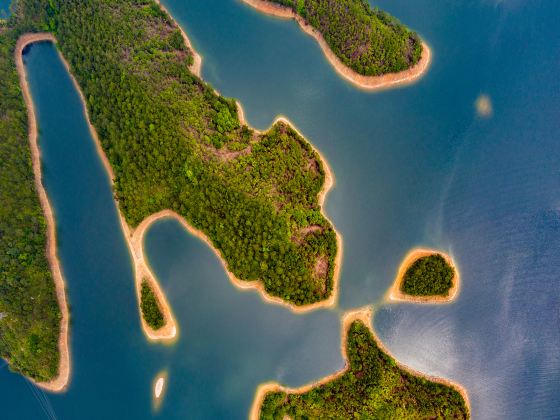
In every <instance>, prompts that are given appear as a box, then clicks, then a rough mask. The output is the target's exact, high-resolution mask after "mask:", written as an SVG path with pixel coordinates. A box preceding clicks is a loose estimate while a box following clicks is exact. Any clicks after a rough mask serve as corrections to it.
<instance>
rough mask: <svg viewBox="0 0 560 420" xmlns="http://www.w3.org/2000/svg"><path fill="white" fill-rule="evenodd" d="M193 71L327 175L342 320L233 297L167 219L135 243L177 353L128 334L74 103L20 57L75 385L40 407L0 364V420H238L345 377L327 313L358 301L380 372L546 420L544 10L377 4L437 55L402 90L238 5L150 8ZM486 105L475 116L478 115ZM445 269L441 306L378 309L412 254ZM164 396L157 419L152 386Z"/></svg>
mask: <svg viewBox="0 0 560 420" xmlns="http://www.w3.org/2000/svg"><path fill="white" fill-rule="evenodd" d="M164 3H165V4H166V6H167V7H168V8H169V9H170V11H171V13H172V14H173V16H174V17H175V18H176V19H177V20H178V22H179V23H180V24H181V25H182V26H183V27H184V28H185V30H186V31H187V32H188V34H189V36H190V37H191V39H192V41H193V43H194V46H195V48H196V49H197V50H198V51H199V52H200V53H201V55H202V56H203V69H202V72H203V77H204V78H205V79H206V80H207V81H209V82H210V83H211V84H212V85H213V86H215V87H216V88H217V89H218V90H219V91H220V92H221V93H223V94H224V95H227V96H232V97H236V98H239V100H240V101H241V103H242V104H243V106H244V108H245V112H246V116H247V119H248V121H249V122H250V123H251V124H252V125H254V126H255V127H258V128H266V127H268V126H269V125H270V123H271V121H272V120H273V118H274V117H275V116H276V115H277V114H284V115H286V116H288V117H289V118H290V119H291V120H292V121H293V122H294V123H295V125H296V126H297V127H298V129H300V130H301V131H302V132H303V133H304V134H305V135H306V136H307V137H308V138H309V139H310V141H312V142H313V143H314V144H315V145H316V146H317V147H318V148H319V149H320V150H321V151H322V152H323V154H324V155H325V156H326V158H327V159H328V160H329V163H330V166H331V167H332V169H333V171H334V173H335V176H336V178H337V183H336V188H335V189H334V190H333V191H332V192H331V193H330V195H329V196H328V198H327V205H326V211H327V213H328V214H329V216H330V217H331V219H332V220H333V223H334V224H335V226H336V228H337V229H338V230H339V231H340V232H341V233H342V235H343V240H344V265H343V269H342V273H341V274H342V277H341V290H340V302H339V307H338V308H337V309H336V310H322V311H318V312H314V313H312V314H309V315H304V316H300V315H293V314H291V313H290V312H289V311H287V310H285V309H282V308H280V307H277V306H274V305H268V304H265V303H264V302H263V301H262V299H261V298H260V296H259V295H258V294H256V293H254V292H240V291H238V290H237V289H235V288H234V287H233V286H232V285H231V284H230V283H229V281H228V279H227V277H226V276H225V274H224V272H223V269H222V268H221V265H220V264H219V262H218V261H217V259H216V257H215V256H214V254H213V253H212V252H211V251H210V250H209V249H208V248H207V247H206V246H205V245H204V244H203V243H202V242H200V241H199V240H197V239H196V238H193V237H191V236H189V235H188V234H187V233H186V232H185V231H184V230H183V229H182V228H181V227H180V225H179V224H178V223H176V222H174V221H161V222H159V223H157V224H156V225H154V226H153V228H152V229H151V230H150V231H149V232H148V234H147V238H146V249H147V254H148V258H149V261H150V264H151V265H152V267H153V268H154V271H155V272H156V274H157V275H158V277H159V278H160V280H161V283H162V285H163V287H164V289H165V291H166V293H167V296H168V298H169V300H170V302H171V304H172V306H173V309H174V312H175V314H176V317H177V320H178V323H179V327H180V339H179V341H178V342H177V343H176V344H175V345H173V346H163V345H154V344H149V343H148V342H147V341H146V340H145V338H144V336H143V335H142V333H141V329H140V324H139V319H138V315H137V309H136V298H135V295H134V288H133V287H134V286H133V277H132V267H131V264H130V257H129V255H128V251H127V248H126V245H125V243H124V241H123V238H122V233H121V230H120V227H119V224H118V219H117V214H116V209H115V206H114V204H113V201H112V197H111V188H110V185H109V182H108V179H107V176H106V174H105V173H104V171H103V168H102V166H101V164H100V161H99V158H98V157H97V155H96V154H95V150H94V147H93V143H92V140H91V138H90V136H89V133H88V130H87V126H86V124H85V121H84V118H83V114H82V108H81V104H80V102H79V97H78V96H77V93H76V92H75V90H74V88H73V86H72V84H71V82H70V79H69V77H68V75H67V73H66V71H65V69H64V67H63V66H62V64H61V62H60V60H59V59H58V56H57V54H56V50H55V48H54V47H53V46H52V45H50V44H39V45H35V46H33V47H32V48H31V49H30V51H29V52H28V53H27V55H26V56H25V61H26V65H27V72H28V78H29V81H30V84H31V89H32V94H33V98H34V101H35V103H36V106H37V111H38V119H39V125H40V129H41V133H40V145H41V149H42V152H43V173H44V177H45V184H46V187H47V191H48V194H49V197H50V199H51V202H52V204H53V207H54V210H55V214H56V219H57V231H58V238H59V255H60V258H61V261H62V266H63V270H64V275H65V278H66V280H67V284H68V293H69V299H70V303H71V313H72V324H71V355H72V362H73V366H72V382H71V386H70V388H69V390H68V392H66V393H65V394H61V395H54V394H45V393H43V392H42V391H38V390H37V389H36V388H35V387H33V386H32V385H30V384H29V383H28V382H27V381H26V380H25V379H23V378H22V377H20V376H18V375H15V374H11V373H9V372H8V371H7V369H6V368H4V369H2V370H0V395H1V397H0V402H1V404H2V414H3V416H2V417H3V418H9V419H12V418H13V419H21V418H40V417H41V416H43V417H45V416H46V417H58V418H149V417H151V416H154V415H159V416H161V417H162V418H228V419H229V418H231V419H233V418H245V417H246V416H247V412H248V408H249V406H250V404H251V402H252V399H253V393H254V390H255V388H256V386H257V385H258V384H259V383H260V382H262V381H265V380H278V381H280V382H282V383H285V384H287V385H290V386H298V385H300V384H303V383H306V382H309V381H311V380H313V379H316V378H320V377H322V376H325V375H327V374H329V373H332V372H333V371H336V370H338V369H340V368H341V367H342V366H343V361H342V359H341V356H340V352H339V341H340V326H339V316H340V314H342V313H343V312H344V310H347V309H351V308H355V307H359V306H362V305H366V304H374V305H376V308H377V311H376V313H375V316H374V324H375V327H376V329H377V331H378V333H379V335H380V337H381V339H382V340H383V341H384V342H385V343H386V345H387V346H388V347H389V349H390V350H391V351H392V352H393V353H394V354H395V355H396V356H397V358H398V359H399V360H400V361H402V362H404V363H406V364H408V365H410V366H412V367H414V368H416V369H419V370H422V371H424V372H427V373H430V374H435V375H441V376H445V377H447V378H450V379H453V380H455V381H457V382H460V383H461V384H463V385H464V386H465V387H466V388H467V390H468V392H469V396H470V399H471V404H472V411H473V418H476V419H501V418H507V419H527V418H535V419H537V418H538V419H541V418H543V419H547V418H550V419H555V418H559V417H560V399H559V398H558V395H560V352H559V350H558V349H559V348H560V328H559V327H558V326H559V325H560V253H559V252H558V249H559V248H560V165H559V164H560V135H559V133H560V115H559V110H560V78H558V74H559V72H560V61H559V58H558V52H559V51H560V36H559V35H560V30H559V29H558V25H557V19H558V16H560V3H558V2H553V1H549V2H537V1H522V0H503V1H491V0H481V1H470V2H467V1H463V2H456V1H444V2H437V3H435V4H434V3H433V2H428V1H427V0H415V1H410V0H408V1H405V0H392V1H389V0H382V1H379V2H377V3H376V5H377V6H379V7H380V8H382V9H385V10H388V11H389V12H391V13H393V14H394V15H395V16H397V17H399V18H400V19H401V20H402V21H403V22H405V23H407V24H408V25H410V26H411V27H413V28H415V29H417V30H418V32H419V33H420V34H421V36H422V37H423V38H425V39H426V40H427V41H428V43H429V44H430V45H431V47H432V50H433V54H434V60H433V64H432V67H431V68H430V70H429V72H428V74H427V75H426V77H424V78H423V79H422V80H421V81H420V82H419V83H417V84H415V85H413V86H409V87H406V88H400V89H394V90H390V91H384V92H377V93H368V92H363V91H360V90H357V89H355V88H354V87H352V86H351V85H349V84H348V83H346V82H345V81H343V80H342V79H341V78H340V77H338V76H337V74H336V73H335V72H334V70H333V69H332V68H331V67H330V66H329V64H328V63H327V62H326V60H325V59H324V57H323V56H322V53H321V52H320V50H319V48H318V46H317V45H316V43H315V41H314V40H313V39H311V38H310V37H308V36H306V35H305V34H303V33H302V32H301V31H300V29H299V27H298V26H297V25H296V24H295V23H294V22H291V21H283V20H278V19H274V18H270V17H267V16H263V15H261V14H259V13H258V12H256V11H254V10H253V9H251V8H250V7H247V6H245V5H244V4H242V3H241V1H240V0H219V1H218V0H215V1H212V2H208V1H202V0H188V1H185V0H166V1H164ZM481 94H486V95H488V96H489V98H490V99H491V102H492V105H493V115H492V116H491V117H490V118H482V117H480V116H478V115H477V114H476V111H475V107H474V103H475V101H476V99H477V97H479V95H481ZM419 245H421V246H430V247H437V248H441V249H443V250H446V251H448V252H449V253H450V254H452V255H453V257H454V258H455V260H456V262H457V264H458V266H459V269H460V271H461V275H462V290H461V292H460V295H459V298H458V299H457V301H456V302H455V303H453V304H451V305H444V306H434V305H422V306H419V305H410V304H402V305H388V306H387V305H385V304H384V303H383V296H384V294H385V292H386V290H387V288H388V287H389V285H390V284H391V283H392V280H393V277H394V275H395V271H396V268H397V267H398V265H399V262H400V260H401V259H402V257H403V256H404V255H405V254H406V252H407V251H408V250H409V249H410V248H412V247H414V246H419ZM161 370H167V372H168V374H169V384H168V385H169V386H168V391H167V393H166V395H165V398H164V401H163V403H162V405H161V408H160V409H159V411H157V412H156V411H154V409H153V407H152V400H151V392H152V390H151V386H152V380H153V378H154V377H155V375H156V374H157V373H158V372H159V371H161Z"/></svg>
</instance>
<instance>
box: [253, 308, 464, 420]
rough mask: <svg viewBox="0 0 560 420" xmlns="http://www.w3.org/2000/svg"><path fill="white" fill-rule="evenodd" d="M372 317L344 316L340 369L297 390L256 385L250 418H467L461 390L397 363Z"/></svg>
mask: <svg viewBox="0 0 560 420" xmlns="http://www.w3.org/2000/svg"><path fill="white" fill-rule="evenodd" d="M371 316H372V310H371V308H365V309H361V310H357V311H353V312H349V313H347V314H346V315H345V316H344V317H343V319H342V343H341V352H342V355H343V357H344V359H345V360H346V367H345V368H344V369H343V370H342V371H340V372H338V373H335V374H333V375H331V376H328V377H326V378H324V379H322V380H320V381H317V382H315V383H312V384H309V385H306V386H303V387H300V388H297V389H290V388H286V387H283V386H281V385H279V384H277V383H267V384H263V385H261V386H259V388H258V390H257V393H256V397H255V400H254V402H253V406H252V408H251V413H250V418H251V419H252V420H257V419H263V420H265V419H266V420H268V419H279V418H292V419H295V418H341V419H342V418H391V419H397V418H399V419H400V418H454V419H468V418H469V417H470V408H469V399H468V396H467V393H466V391H465V389H463V388H462V387H461V386H459V385H457V384H455V383H453V382H451V381H448V380H446V379H442V378H436V377H432V376H428V375H424V374H422V373H420V372H417V371H415V370H413V369H411V368H409V367H407V366H404V365H402V364H400V363H398V362H397V361H396V360H395V358H394V357H393V356H392V355H391V354H390V353H389V351H388V350H387V349H386V348H384V347H383V345H382V344H381V342H380V341H379V340H378V339H377V338H376V336H375V333H374V330H373V327H372V325H371Z"/></svg>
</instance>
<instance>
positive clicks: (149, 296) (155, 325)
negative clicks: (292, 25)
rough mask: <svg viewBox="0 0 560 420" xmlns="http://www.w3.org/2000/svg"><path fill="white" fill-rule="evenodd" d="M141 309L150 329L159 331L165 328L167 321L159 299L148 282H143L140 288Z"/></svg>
mask: <svg viewBox="0 0 560 420" xmlns="http://www.w3.org/2000/svg"><path fill="white" fill-rule="evenodd" d="M140 309H141V310H142V317H143V318H144V321H146V324H148V325H149V326H150V328H152V329H154V330H159V329H160V328H161V327H163V326H164V324H165V320H164V318H163V313H162V312H161V308H160V306H159V303H158V300H157V297H156V295H155V293H154V291H153V290H152V288H151V287H150V286H149V285H148V282H147V281H146V280H142V286H141V288H140Z"/></svg>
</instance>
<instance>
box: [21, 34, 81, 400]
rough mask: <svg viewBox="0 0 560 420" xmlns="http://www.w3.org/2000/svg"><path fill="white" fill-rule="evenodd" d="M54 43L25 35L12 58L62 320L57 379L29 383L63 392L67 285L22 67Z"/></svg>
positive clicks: (47, 36) (66, 380)
mask: <svg viewBox="0 0 560 420" xmlns="http://www.w3.org/2000/svg"><path fill="white" fill-rule="evenodd" d="M44 41H47V42H55V38H54V36H53V35H52V34H49V33H38V34H25V35H22V36H21V37H20V38H19V39H18V40H17V42H16V47H15V50H14V58H15V62H16V70H17V73H18V76H19V84H20V87H21V90H22V92H23V100H24V102H25V106H26V108H27V128H28V137H29V146H30V149H31V162H32V166H33V175H34V178H35V189H36V190H37V194H38V195H39V201H40V202H41V207H42V209H43V214H44V216H45V219H46V221H47V249H46V254H47V260H48V262H49V265H50V268H51V273H52V276H53V280H54V284H55V290H56V297H57V300H58V306H59V308H60V312H61V315H62V318H61V320H60V334H59V337H58V349H59V357H60V359H59V365H58V376H57V377H55V378H54V379H52V380H50V381H48V382H37V381H34V380H33V379H30V380H31V381H32V382H33V383H34V384H35V385H37V386H39V387H40V388H43V389H44V390H47V391H51V392H63V391H65V390H66V388H67V387H68V384H69V382H70V365H71V362H70V351H69V345H68V341H69V318H70V315H69V311H68V301H67V297H66V285H65V283H64V277H63V275H62V270H61V268H60V261H59V259H58V255H57V247H56V225H55V219H54V214H53V210H52V207H51V204H50V202H49V198H48V196H47V192H46V190H45V187H44V186H43V176H42V172H41V150H40V149H39V144H38V141H37V138H38V130H37V119H36V117H35V115H36V114H35V105H34V104H33V99H32V96H31V91H30V89H29V84H28V83H27V77H26V73H25V67H24V64H23V50H24V49H25V48H26V47H27V46H28V45H30V44H33V43H35V42H44Z"/></svg>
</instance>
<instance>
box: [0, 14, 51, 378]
mask: <svg viewBox="0 0 560 420" xmlns="http://www.w3.org/2000/svg"><path fill="white" fill-rule="evenodd" d="M15 43H16V32H15V31H13V30H11V29H9V28H8V25H7V24H3V25H1V26H0V80H1V81H2V82H1V84H0V86H1V88H0V202H1V204H0V356H1V357H2V358H4V359H6V360H8V361H9V363H10V367H11V369H13V370H15V371H19V372H21V373H23V374H25V375H27V376H29V377H31V378H33V379H35V380H38V381H47V380H49V379H52V378H54V377H55V376H56V374H57V371H58V362H59V353H58V337H59V332H60V320H61V313H60V309H59V307H58V301H57V299H56V292H55V286H54V281H53V278H52V274H51V272H50V267H49V263H48V260H47V256H46V222H45V219H44V216H43V211H42V208H41V205H40V202H39V197H38V196H37V192H36V190H35V183H34V177H33V168H32V165H31V152H30V149H29V143H28V136H27V114H26V110H25V105H24V102H23V96H22V93H21V90H20V87H19V79H18V76H17V73H16V66H15V62H14V59H13V51H14V47H15Z"/></svg>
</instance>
